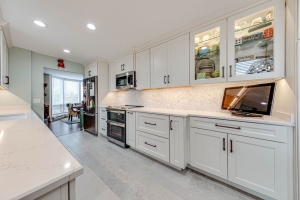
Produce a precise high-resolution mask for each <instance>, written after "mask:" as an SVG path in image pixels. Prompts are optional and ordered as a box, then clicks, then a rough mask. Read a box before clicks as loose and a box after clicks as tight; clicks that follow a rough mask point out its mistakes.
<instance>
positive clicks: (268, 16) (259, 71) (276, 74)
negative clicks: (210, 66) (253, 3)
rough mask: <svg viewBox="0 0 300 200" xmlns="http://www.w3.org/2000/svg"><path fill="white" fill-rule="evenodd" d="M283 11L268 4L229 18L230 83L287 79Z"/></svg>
mask: <svg viewBox="0 0 300 200" xmlns="http://www.w3.org/2000/svg"><path fill="white" fill-rule="evenodd" d="M278 2H279V1H278ZM282 6H283V7H282V8H284V4H283V5H282ZM282 8H280V7H278V6H276V7H275V6H274V4H270V3H267V4H265V5H263V6H259V7H255V8H253V9H249V10H247V11H245V12H242V13H239V14H237V15H234V16H232V17H229V18H228V65H227V67H228V68H227V70H228V81H244V80H258V79H272V78H283V77H284V76H285V60H284V58H285V43H284V40H285V34H284V30H285V27H284V21H283V20H284V9H282Z"/></svg>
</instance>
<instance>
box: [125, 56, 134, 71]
mask: <svg viewBox="0 0 300 200" xmlns="http://www.w3.org/2000/svg"><path fill="white" fill-rule="evenodd" d="M123 60H124V61H123V62H124V66H123V73H124V72H129V71H133V70H134V55H133V53H132V54H129V55H127V56H125V57H124V58H123Z"/></svg>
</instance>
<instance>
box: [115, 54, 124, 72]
mask: <svg viewBox="0 0 300 200" xmlns="http://www.w3.org/2000/svg"><path fill="white" fill-rule="evenodd" d="M121 73H123V58H120V59H118V60H116V61H115V74H121Z"/></svg>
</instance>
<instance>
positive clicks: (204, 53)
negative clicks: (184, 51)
mask: <svg viewBox="0 0 300 200" xmlns="http://www.w3.org/2000/svg"><path fill="white" fill-rule="evenodd" d="M209 53H210V49H209V45H205V46H202V47H199V48H198V55H199V56H207V54H209Z"/></svg>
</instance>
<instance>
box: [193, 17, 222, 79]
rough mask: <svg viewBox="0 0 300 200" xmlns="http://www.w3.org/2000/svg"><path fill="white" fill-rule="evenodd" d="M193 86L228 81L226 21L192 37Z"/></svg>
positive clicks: (207, 27)
mask: <svg viewBox="0 0 300 200" xmlns="http://www.w3.org/2000/svg"><path fill="white" fill-rule="evenodd" d="M190 42H191V44H190V48H191V50H190V82H191V84H201V83H213V82H225V81H226V76H225V73H226V70H225V65H226V51H224V50H226V20H222V21H220V22H217V23H214V24H211V25H209V26H206V27H203V28H201V29H198V30H196V31H193V32H191V36H190Z"/></svg>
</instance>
